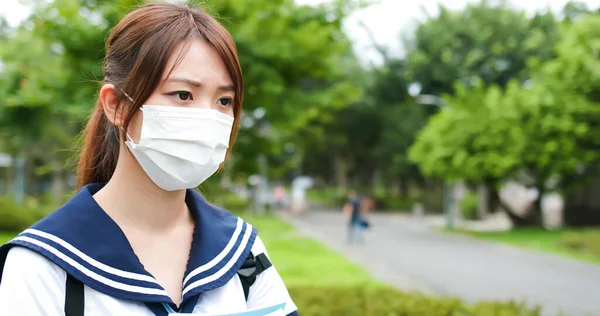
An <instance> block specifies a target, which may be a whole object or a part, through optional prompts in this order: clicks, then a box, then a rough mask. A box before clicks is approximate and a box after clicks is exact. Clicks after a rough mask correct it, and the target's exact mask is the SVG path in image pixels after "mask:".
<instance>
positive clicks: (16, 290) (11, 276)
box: [0, 246, 66, 315]
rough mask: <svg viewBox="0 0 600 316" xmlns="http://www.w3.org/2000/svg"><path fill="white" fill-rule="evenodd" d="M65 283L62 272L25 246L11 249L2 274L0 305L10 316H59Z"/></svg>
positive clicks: (63, 272) (64, 276)
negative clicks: (18, 315)
mask: <svg viewBox="0 0 600 316" xmlns="http://www.w3.org/2000/svg"><path fill="white" fill-rule="evenodd" d="M65 281H66V273H65V271H64V270H62V269H61V268H60V267H59V266H57V265H55V264H54V263H52V261H50V260H48V259H47V258H46V257H44V256H42V255H41V254H39V253H37V252H35V251H33V250H30V249H27V248H24V247H18V246H16V247H12V248H10V249H9V250H8V254H7V256H6V261H5V264H4V269H3V271H2V279H1V283H0V305H2V306H3V310H4V311H9V313H10V312H12V311H14V312H15V313H17V311H18V312H19V314H21V315H41V314H42V313H44V315H59V314H60V312H61V311H62V309H63V306H62V303H61V302H63V301H64V295H65V290H64V286H65ZM11 315H12V314H11ZM15 315H16V314H15Z"/></svg>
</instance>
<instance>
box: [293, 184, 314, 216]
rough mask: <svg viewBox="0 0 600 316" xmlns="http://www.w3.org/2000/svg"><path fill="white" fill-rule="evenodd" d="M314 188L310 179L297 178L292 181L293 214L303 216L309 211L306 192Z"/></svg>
mask: <svg viewBox="0 0 600 316" xmlns="http://www.w3.org/2000/svg"><path fill="white" fill-rule="evenodd" d="M310 186H312V180H311V179H310V178H308V177H304V176H301V177H297V178H296V179H294V181H292V203H291V204H292V205H291V209H292V213H293V214H301V213H303V212H305V211H306V210H307V209H308V203H307V202H306V190H307V189H308V188H309V187H310Z"/></svg>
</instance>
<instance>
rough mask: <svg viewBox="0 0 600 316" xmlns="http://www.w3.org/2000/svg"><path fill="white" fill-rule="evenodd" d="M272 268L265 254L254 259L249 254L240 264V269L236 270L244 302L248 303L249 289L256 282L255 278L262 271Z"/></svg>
mask: <svg viewBox="0 0 600 316" xmlns="http://www.w3.org/2000/svg"><path fill="white" fill-rule="evenodd" d="M271 266H272V264H271V261H270V260H269V258H268V257H267V255H266V254H264V253H261V254H258V255H257V256H256V257H255V256H254V255H253V254H252V252H250V254H248V257H247V258H246V261H244V263H243V264H242V266H241V267H240V269H239V270H238V276H239V277H240V281H241V283H242V288H243V289H244V297H245V298H246V301H248V295H249V294H250V287H251V286H252V284H254V281H256V276H257V275H259V274H261V273H262V272H263V271H265V270H267V269H268V268H270V267H271Z"/></svg>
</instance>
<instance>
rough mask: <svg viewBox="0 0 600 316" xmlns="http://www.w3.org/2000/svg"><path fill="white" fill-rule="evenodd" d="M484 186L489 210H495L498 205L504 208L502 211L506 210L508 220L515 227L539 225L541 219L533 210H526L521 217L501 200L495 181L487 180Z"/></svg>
mask: <svg viewBox="0 0 600 316" xmlns="http://www.w3.org/2000/svg"><path fill="white" fill-rule="evenodd" d="M485 185H486V187H487V189H488V193H489V200H488V203H489V204H488V205H489V206H488V207H489V209H490V210H492V211H493V210H495V209H497V208H498V207H500V208H501V209H502V210H504V212H506V215H508V217H509V218H510V221H511V222H512V224H513V225H514V226H515V227H540V226H541V224H542V223H541V221H540V219H539V218H538V217H537V216H535V212H531V211H530V212H528V213H527V214H528V215H527V216H525V217H521V216H519V215H518V214H517V213H516V212H515V211H514V210H513V209H512V208H511V207H510V206H508V205H506V204H505V203H504V202H502V199H500V193H499V192H498V189H497V188H496V185H495V182H487V183H486V184H485Z"/></svg>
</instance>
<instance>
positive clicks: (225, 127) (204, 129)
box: [125, 105, 233, 191]
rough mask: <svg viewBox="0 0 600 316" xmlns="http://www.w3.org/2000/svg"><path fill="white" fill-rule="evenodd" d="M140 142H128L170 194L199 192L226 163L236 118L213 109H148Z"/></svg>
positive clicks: (147, 170)
mask: <svg viewBox="0 0 600 316" xmlns="http://www.w3.org/2000/svg"><path fill="white" fill-rule="evenodd" d="M141 110H142V112H143V120H142V130H141V133H140V140H139V142H138V143H137V144H136V143H135V142H134V141H133V140H132V139H131V137H129V135H127V138H128V141H126V142H125V144H126V145H127V147H128V148H129V150H130V151H131V152H132V153H133V155H134V156H135V158H136V159H137V160H138V162H139V163H140V165H141V166H142V168H143V169H144V171H145V172H146V173H147V174H148V176H149V177H150V179H152V181H154V183H156V185H157V186H159V187H160V188H162V189H164V190H167V191H175V190H182V189H190V188H195V187H197V186H198V185H200V184H201V183H202V182H204V181H205V180H206V179H208V178H209V177H210V176H212V175H213V174H214V173H215V172H216V171H217V170H218V169H219V165H220V164H221V163H222V162H223V161H224V160H225V155H226V153H227V148H228V147H229V137H230V135H231V129H232V126H233V117H231V116H229V115H226V114H223V113H221V112H219V111H217V110H213V109H202V108H183V107H174V106H156V105H144V106H143V107H142V109H141Z"/></svg>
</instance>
